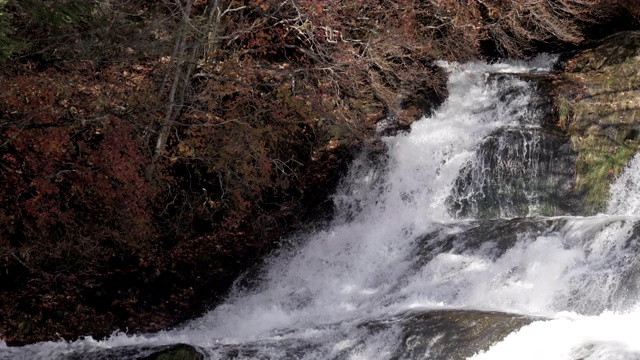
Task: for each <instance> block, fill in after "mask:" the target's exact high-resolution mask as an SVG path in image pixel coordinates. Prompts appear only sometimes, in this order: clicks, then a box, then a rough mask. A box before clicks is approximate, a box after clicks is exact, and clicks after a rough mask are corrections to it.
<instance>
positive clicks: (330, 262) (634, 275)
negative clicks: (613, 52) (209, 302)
mask: <svg viewBox="0 0 640 360" xmlns="http://www.w3.org/2000/svg"><path fill="white" fill-rule="evenodd" d="M552 62H553V59H551V58H549V57H540V58H537V59H536V60H534V61H532V62H529V63H510V64H507V63H500V64H493V65H486V64H480V63H471V64H465V65H459V64H448V63H441V64H440V65H441V66H443V67H445V68H446V69H447V70H448V71H449V72H450V77H449V82H448V89H449V94H450V95H449V97H448V99H447V100H446V101H445V102H444V104H442V106H441V107H440V108H439V109H438V111H436V112H435V113H434V114H433V115H432V116H430V117H428V118H424V119H422V120H421V121H418V122H416V123H414V124H413V126H412V128H411V131H410V132H409V133H405V134H400V135H397V136H395V137H388V138H385V139H384V141H385V143H386V146H387V152H386V154H385V155H384V156H377V157H375V156H373V155H371V154H368V153H366V152H364V153H363V154H362V156H361V157H359V158H358V159H356V161H354V163H353V164H352V166H351V169H350V172H349V173H348V174H347V176H346V177H345V179H344V181H343V184H342V186H341V187H340V189H339V190H338V191H337V193H336V194H335V195H334V202H335V209H336V216H335V219H334V220H333V221H332V222H331V223H330V224H328V225H327V226H326V227H325V228H324V229H322V230H318V231H315V232H313V233H310V234H305V235H304V236H299V237H298V238H295V239H293V240H292V243H293V244H297V245H295V246H294V245H292V246H291V247H290V248H289V249H287V250H283V251H282V252H280V253H278V254H274V255H273V256H272V257H271V258H270V259H269V260H268V262H267V264H266V265H265V266H264V268H263V269H262V270H261V271H260V272H259V276H258V279H254V281H252V282H251V283H253V285H251V286H245V287H242V286H240V285H238V286H237V287H236V288H235V289H234V290H233V291H232V293H231V294H230V296H229V298H228V299H227V300H226V301H225V302H224V303H223V304H221V305H219V306H218V307H216V308H215V309H213V310H212V311H210V312H209V313H207V314H205V315H204V316H203V317H201V318H199V319H196V320H194V321H192V322H190V323H188V324H186V325H184V326H183V327H182V328H180V329H175V330H171V331H163V332H159V333H156V334H139V335H127V334H122V333H119V334H114V335H113V336H111V337H110V338H109V339H106V340H103V341H96V340H93V339H91V338H88V339H84V340H78V341H75V342H46V343H39V344H34V345H30V346H26V347H22V348H8V347H6V346H4V345H3V344H2V343H0V359H111V358H113V359H120V358H128V359H138V358H142V357H144V356H146V355H148V354H149V353H151V352H153V348H154V347H158V346H163V345H170V344H178V343H186V344H191V345H194V346H196V347H198V348H199V349H200V350H201V351H202V352H203V353H205V354H206V355H207V356H208V357H209V358H211V359H283V358H284V359H413V358H428V359H460V358H473V359H515V358H517V359H575V360H577V359H640V340H638V339H637V335H636V333H638V331H639V330H640V310H638V308H637V303H638V301H637V300H638V293H639V292H640V291H639V290H640V286H638V280H639V279H640V260H639V259H636V254H637V253H638V251H637V250H638V249H637V247H638V245H637V244H636V240H637V233H638V231H636V230H637V229H636V228H635V227H634V225H635V223H636V222H637V219H638V217H637V216H636V215H637V214H638V210H639V207H640V158H637V159H634V160H633V161H632V163H631V164H630V165H629V167H628V169H627V171H626V172H625V173H624V174H623V175H622V176H621V177H620V178H619V179H618V180H617V182H616V184H614V186H613V187H612V189H611V199H610V204H609V209H608V211H607V213H606V214H600V215H597V216H590V217H580V216H575V214H573V213H571V212H570V211H568V210H566V209H565V208H564V207H563V203H564V202H566V200H567V199H566V198H564V197H563V196H564V195H566V194H568V193H569V191H570V188H571V186H572V184H571V181H572V179H573V178H574V174H573V173H572V172H571V159H574V157H573V158H572V156H575V154H572V153H571V151H570V149H569V148H568V145H567V144H566V142H563V141H562V140H558V138H557V137H554V135H553V134H549V131H547V130H545V129H543V128H542V127H541V126H540V125H541V122H542V117H543V116H544V110H543V109H540V108H539V106H537V105H534V104H537V102H536V101H534V98H535V97H536V96H538V95H537V94H536V89H535V86H534V84H533V83H531V82H530V81H526V80H524V79H525V78H526V77H522V76H519V75H518V74H523V73H529V74H530V73H538V74H543V73H546V72H548V71H549V69H550V67H551V66H552ZM561 160H565V161H564V162H562V161H561ZM567 162H568V163H567ZM551 215H553V216H551Z"/></svg>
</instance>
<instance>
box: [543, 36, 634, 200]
mask: <svg viewBox="0 0 640 360" xmlns="http://www.w3.org/2000/svg"><path fill="white" fill-rule="evenodd" d="M639 68H640V32H638V31H634V32H624V33H619V34H615V35H613V36H610V37H608V38H606V39H604V40H602V41H601V42H600V43H599V45H598V46H597V47H595V48H593V49H589V50H585V51H581V52H578V53H576V54H575V55H574V56H573V57H571V58H569V60H568V61H567V67H566V69H565V71H564V73H563V74H562V75H561V77H560V79H559V81H558V82H557V84H556V85H557V88H556V90H555V93H556V98H555V101H556V108H557V110H558V116H559V124H560V125H561V126H562V128H563V129H564V130H565V131H567V132H568V133H569V135H570V136H571V143H572V145H573V147H574V149H575V150H576V151H577V152H578V158H577V160H576V168H577V187H578V189H582V190H584V191H586V192H587V193H588V202H589V205H591V208H592V210H593V211H599V210H603V209H604V205H605V204H606V195H607V193H608V189H609V184H610V183H611V181H612V180H613V179H614V178H615V176H616V175H617V174H619V173H620V171H621V170H622V169H623V168H624V166H625V165H626V163H627V161H628V160H629V158H630V157H631V156H632V155H633V154H635V152H636V151H637V149H638V146H639V145H640V136H639V135H640V72H638V69H639Z"/></svg>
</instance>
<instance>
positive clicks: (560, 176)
mask: <svg viewBox="0 0 640 360" xmlns="http://www.w3.org/2000/svg"><path fill="white" fill-rule="evenodd" d="M575 159H576V154H575V152H574V151H573V150H572V149H571V147H570V145H569V144H568V143H567V141H566V138H564V137H562V136H558V134H554V133H552V132H550V131H546V130H544V129H542V128H538V129H503V130H500V131H497V132H495V133H493V134H492V135H490V136H489V137H488V138H487V139H486V140H485V141H484V142H483V143H482V145H481V147H480V149H478V151H477V152H476V158H475V160H474V161H473V162H471V163H469V164H468V165H467V166H466V167H465V168H463V169H462V171H461V174H460V177H459V178H458V179H457V181H456V185H455V190H454V191H455V193H454V195H453V196H452V197H451V198H450V204H451V211H452V213H453V214H454V215H456V216H457V217H463V218H465V217H476V218H497V217H519V216H527V215H536V214H537V215H558V214H576V213H579V211H580V199H579V198H578V197H577V196H576V194H574V193H573V183H574V179H575V169H574V168H573V165H574V163H575Z"/></svg>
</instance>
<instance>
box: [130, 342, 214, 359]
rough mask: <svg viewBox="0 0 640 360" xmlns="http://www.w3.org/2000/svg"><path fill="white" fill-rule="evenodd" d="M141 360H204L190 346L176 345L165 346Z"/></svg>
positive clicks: (196, 350) (200, 354)
mask: <svg viewBox="0 0 640 360" xmlns="http://www.w3.org/2000/svg"><path fill="white" fill-rule="evenodd" d="M142 360H204V355H202V353H200V352H199V351H198V349H196V348H195V347H193V346H191V345H186V344H178V345H170V346H167V347H165V348H163V349H161V350H158V351H157V352H155V353H153V354H151V355H149V356H147V357H145V358H144V359H142Z"/></svg>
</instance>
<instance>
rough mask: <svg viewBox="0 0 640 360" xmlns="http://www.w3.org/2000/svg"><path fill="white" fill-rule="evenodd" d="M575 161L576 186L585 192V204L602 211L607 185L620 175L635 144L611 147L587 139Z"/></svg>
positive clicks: (607, 190)
mask: <svg viewBox="0 0 640 360" xmlns="http://www.w3.org/2000/svg"><path fill="white" fill-rule="evenodd" d="M587 140H588V142H590V143H591V144H589V145H584V146H583V148H582V150H581V152H580V155H579V157H578V160H577V164H576V167H577V172H578V179H577V186H578V189H579V190H583V191H586V193H587V204H588V205H589V206H591V207H592V208H593V209H594V210H603V209H604V207H605V206H606V203H607V196H608V193H609V185H610V183H611V182H612V180H613V179H615V177H616V176H618V175H619V174H620V172H621V171H622V169H624V167H625V165H626V164H627V162H628V161H629V159H630V158H631V156H633V154H635V152H636V149H637V143H634V144H625V145H622V146H612V144H610V143H607V142H604V143H603V142H602V141H597V140H594V139H593V138H590V139H587Z"/></svg>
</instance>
